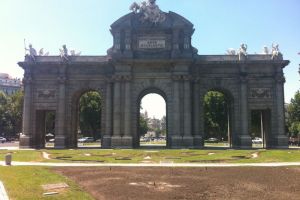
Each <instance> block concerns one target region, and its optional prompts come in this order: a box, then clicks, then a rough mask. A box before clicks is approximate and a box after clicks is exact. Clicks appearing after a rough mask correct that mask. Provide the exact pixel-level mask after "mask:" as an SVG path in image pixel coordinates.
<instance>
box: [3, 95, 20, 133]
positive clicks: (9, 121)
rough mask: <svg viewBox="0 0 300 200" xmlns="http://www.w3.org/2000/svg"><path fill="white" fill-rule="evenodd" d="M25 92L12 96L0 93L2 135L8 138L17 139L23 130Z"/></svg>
mask: <svg viewBox="0 0 300 200" xmlns="http://www.w3.org/2000/svg"><path fill="white" fill-rule="evenodd" d="M23 96H24V94H23V92H22V91H18V92H16V93H14V94H12V95H10V96H6V95H5V94H4V93H3V92H0V119H1V121H0V133H5V136H6V137H16V136H17V134H18V133H20V132H21V130H22V111H23Z"/></svg>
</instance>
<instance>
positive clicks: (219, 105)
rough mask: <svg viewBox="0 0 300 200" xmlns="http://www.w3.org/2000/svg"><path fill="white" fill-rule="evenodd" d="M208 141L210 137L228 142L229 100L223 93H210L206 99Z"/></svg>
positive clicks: (205, 111) (205, 128)
mask: <svg viewBox="0 0 300 200" xmlns="http://www.w3.org/2000/svg"><path fill="white" fill-rule="evenodd" d="M204 114H205V115H204V117H205V126H204V130H205V133H206V139H207V138H209V137H216V138H219V139H221V138H224V139H225V140H227V130H228V116H227V115H228V100H227V99H226V96H225V95H224V94H223V93H220V92H216V91H210V92H208V93H207V94H206V95H205V97H204Z"/></svg>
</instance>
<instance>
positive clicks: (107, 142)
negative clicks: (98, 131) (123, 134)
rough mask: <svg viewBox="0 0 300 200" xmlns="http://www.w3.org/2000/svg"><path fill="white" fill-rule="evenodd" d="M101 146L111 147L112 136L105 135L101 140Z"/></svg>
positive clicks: (104, 147) (103, 147)
mask: <svg viewBox="0 0 300 200" xmlns="http://www.w3.org/2000/svg"><path fill="white" fill-rule="evenodd" d="M101 142H102V143H101V148H102V149H110V148H111V136H106V135H105V136H103V138H102V140H101Z"/></svg>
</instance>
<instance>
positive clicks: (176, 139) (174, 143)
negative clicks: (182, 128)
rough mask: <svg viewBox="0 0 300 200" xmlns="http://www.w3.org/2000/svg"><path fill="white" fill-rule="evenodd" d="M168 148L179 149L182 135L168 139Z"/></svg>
mask: <svg viewBox="0 0 300 200" xmlns="http://www.w3.org/2000/svg"><path fill="white" fill-rule="evenodd" d="M170 148H172V149H180V148H182V137H181V136H172V137H171V141H170Z"/></svg>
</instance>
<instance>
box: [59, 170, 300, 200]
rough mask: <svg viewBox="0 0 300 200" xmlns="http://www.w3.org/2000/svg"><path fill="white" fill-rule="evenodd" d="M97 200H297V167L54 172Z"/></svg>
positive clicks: (299, 173) (299, 172) (299, 177)
mask: <svg viewBox="0 0 300 200" xmlns="http://www.w3.org/2000/svg"><path fill="white" fill-rule="evenodd" d="M54 170H55V171H56V172H58V173H60V174H63V175H65V176H67V177H70V178H71V179H73V180H75V181H76V182H77V183H78V184H79V185H81V186H82V187H83V188H84V189H85V190H86V191H88V192H89V193H90V194H92V195H93V196H94V197H95V199H97V200H106V199H114V200H128V199H130V200H140V199H143V200H148V199H156V200H160V199H162V200H168V199H170V200H171V199H172V200H174V199H175V200H176V199H178V200H179V199H189V200H191V199H195V200H199V199H209V200H210V199H214V200H215V199H273V200H276V199H278V200H279V199H280V200H281V199H289V200H293V199H295V200H296V199H299V196H300V184H299V183H300V167H277V168H275V167H273V168H272V167H269V168H264V167H242V168H237V167H235V168H126V167H101V168H99V167H98V168H95V167H94V168H54Z"/></svg>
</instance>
